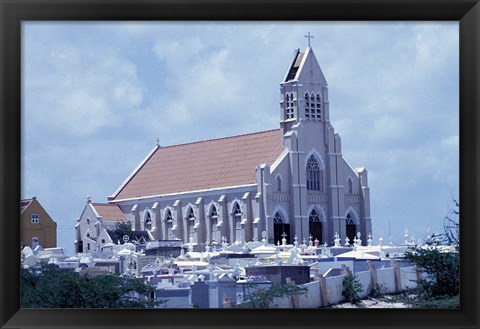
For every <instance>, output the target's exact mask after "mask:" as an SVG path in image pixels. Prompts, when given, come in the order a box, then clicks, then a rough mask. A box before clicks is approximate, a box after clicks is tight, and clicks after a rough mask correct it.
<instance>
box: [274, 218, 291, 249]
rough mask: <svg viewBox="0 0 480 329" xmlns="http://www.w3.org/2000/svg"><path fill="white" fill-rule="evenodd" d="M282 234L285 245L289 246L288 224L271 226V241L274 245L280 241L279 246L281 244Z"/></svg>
mask: <svg viewBox="0 0 480 329" xmlns="http://www.w3.org/2000/svg"><path fill="white" fill-rule="evenodd" d="M283 233H285V235H286V236H285V239H286V240H287V242H286V243H287V244H290V224H284V223H274V224H273V240H274V243H275V244H276V243H277V242H278V241H280V244H282V239H283V235H282V234H283Z"/></svg>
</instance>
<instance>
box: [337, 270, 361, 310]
mask: <svg viewBox="0 0 480 329" xmlns="http://www.w3.org/2000/svg"><path fill="white" fill-rule="evenodd" d="M362 289H363V287H362V284H361V283H360V281H358V278H357V277H356V276H355V275H347V276H346V277H345V279H343V291H342V296H343V299H344V301H345V302H349V303H352V304H355V303H358V302H359V301H360V296H359V295H358V293H359V292H360V291H362Z"/></svg>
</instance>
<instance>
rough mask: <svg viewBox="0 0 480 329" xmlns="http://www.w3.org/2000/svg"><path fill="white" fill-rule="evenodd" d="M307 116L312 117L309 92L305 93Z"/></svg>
mask: <svg viewBox="0 0 480 329" xmlns="http://www.w3.org/2000/svg"><path fill="white" fill-rule="evenodd" d="M305 118H306V119H307V120H309V119H310V99H309V97H308V93H305Z"/></svg>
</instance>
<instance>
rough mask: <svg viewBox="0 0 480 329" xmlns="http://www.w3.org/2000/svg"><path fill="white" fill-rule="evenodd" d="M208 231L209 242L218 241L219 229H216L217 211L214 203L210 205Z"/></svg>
mask: <svg viewBox="0 0 480 329" xmlns="http://www.w3.org/2000/svg"><path fill="white" fill-rule="evenodd" d="M209 217H210V232H211V242H217V243H220V231H219V230H218V227H217V225H218V212H217V207H215V205H213V206H212V209H211V210H210V215H209Z"/></svg>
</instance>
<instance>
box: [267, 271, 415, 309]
mask: <svg viewBox="0 0 480 329" xmlns="http://www.w3.org/2000/svg"><path fill="white" fill-rule="evenodd" d="M375 271H376V275H374V274H373V273H372V272H375ZM355 276H356V277H357V279H358V281H359V282H360V283H361V284H362V291H361V292H360V293H359V296H360V298H366V297H367V296H368V295H369V294H370V292H371V291H372V288H373V287H374V286H375V284H374V281H373V280H374V279H373V278H375V277H376V280H377V284H378V285H379V287H380V289H381V293H382V294H390V293H395V292H399V291H403V290H408V289H413V288H415V287H416V285H417V284H416V282H414V281H415V280H416V279H417V271H416V267H401V268H400V267H398V266H394V267H389V268H383V269H378V270H377V269H374V268H373V269H371V270H368V271H363V272H357V273H355ZM344 279H345V274H342V275H338V276H333V277H328V278H320V280H325V287H326V289H325V290H326V291H322V288H321V287H322V285H321V284H320V281H318V280H317V281H313V282H310V283H306V284H303V285H300V286H301V287H304V288H306V289H307V294H305V295H300V296H293V297H286V298H281V299H276V300H275V301H274V303H273V304H274V305H276V307H279V308H318V307H325V306H328V305H333V304H338V303H341V302H343V300H344V299H343V296H342V291H343V280H344ZM322 295H323V296H322ZM322 298H325V302H324V303H322Z"/></svg>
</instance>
